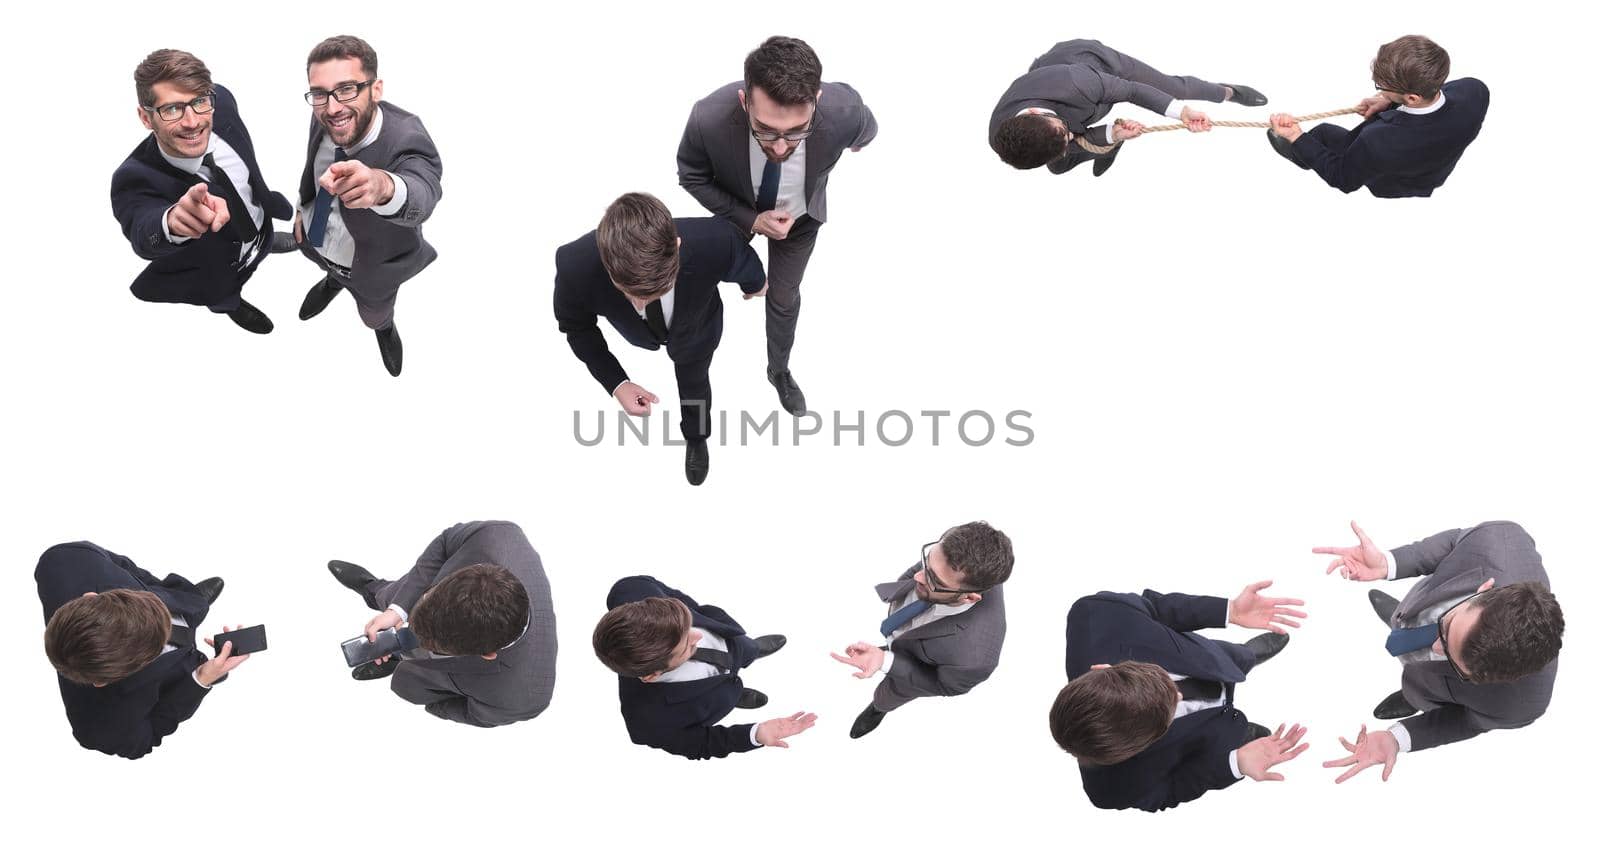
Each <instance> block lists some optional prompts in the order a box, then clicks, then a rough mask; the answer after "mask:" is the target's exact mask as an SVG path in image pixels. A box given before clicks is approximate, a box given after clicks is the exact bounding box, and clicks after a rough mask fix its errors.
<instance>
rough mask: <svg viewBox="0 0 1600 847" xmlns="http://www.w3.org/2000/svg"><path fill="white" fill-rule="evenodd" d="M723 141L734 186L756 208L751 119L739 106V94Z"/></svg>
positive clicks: (734, 102)
mask: <svg viewBox="0 0 1600 847" xmlns="http://www.w3.org/2000/svg"><path fill="white" fill-rule="evenodd" d="M723 139H724V143H726V144H727V146H728V154H727V158H728V160H729V164H730V165H731V166H733V172H734V174H735V176H734V185H736V186H738V187H739V188H740V189H741V190H742V191H743V192H744V194H743V195H741V199H743V200H744V201H745V202H746V203H749V204H750V205H751V206H755V204H756V187H755V184H754V182H753V181H752V180H751V178H750V119H749V118H748V117H747V116H746V115H745V111H744V107H743V106H740V105H739V95H738V94H735V95H734V100H733V112H732V114H730V115H728V123H727V125H726V126H725V127H724V131H723Z"/></svg>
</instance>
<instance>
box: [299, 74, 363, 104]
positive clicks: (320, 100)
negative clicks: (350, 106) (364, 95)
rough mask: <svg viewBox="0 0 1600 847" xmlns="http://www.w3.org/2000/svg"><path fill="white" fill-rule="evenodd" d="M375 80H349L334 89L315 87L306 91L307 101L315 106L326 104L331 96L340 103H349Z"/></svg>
mask: <svg viewBox="0 0 1600 847" xmlns="http://www.w3.org/2000/svg"><path fill="white" fill-rule="evenodd" d="M374 82H376V80H371V79H369V80H367V81H366V82H347V83H345V84H344V85H341V86H339V87H338V88H335V89H334V90H332V91H323V90H322V89H320V88H313V89H311V90H310V91H307V92H306V102H307V103H310V104H311V105H313V106H326V105H328V98H329V97H330V96H331V97H332V98H333V99H335V100H338V101H339V102H340V103H348V102H350V101H351V100H354V99H356V98H357V97H360V96H361V89H363V88H366V87H367V86H369V85H371V84H372V83H374Z"/></svg>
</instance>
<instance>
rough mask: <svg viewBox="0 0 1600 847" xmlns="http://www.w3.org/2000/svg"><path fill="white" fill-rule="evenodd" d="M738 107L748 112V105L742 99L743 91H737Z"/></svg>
mask: <svg viewBox="0 0 1600 847" xmlns="http://www.w3.org/2000/svg"><path fill="white" fill-rule="evenodd" d="M739 107H740V108H742V109H744V110H745V111H746V112H748V111H750V104H749V102H747V101H746V100H745V99H744V89H743V88H741V89H739Z"/></svg>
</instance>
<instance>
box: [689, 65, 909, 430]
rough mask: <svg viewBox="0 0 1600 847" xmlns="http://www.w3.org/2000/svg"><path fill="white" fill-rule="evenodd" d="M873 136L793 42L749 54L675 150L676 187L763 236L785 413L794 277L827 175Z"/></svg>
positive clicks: (770, 349)
mask: <svg viewBox="0 0 1600 847" xmlns="http://www.w3.org/2000/svg"><path fill="white" fill-rule="evenodd" d="M877 134H878V122H877V121H876V120H875V119H874V118H873V117H872V110H871V109H868V108H867V107H866V104H864V103H862V101H861V95H859V94H857V93H856V90H855V89H853V88H851V87H850V86H848V85H845V84H844V83H842V82H827V83H825V82H823V81H822V62H821V61H820V60H818V59H817V54H816V53H815V52H813V51H812V49H811V47H810V46H809V45H807V44H806V43H805V42H804V41H801V40H800V39H798V38H785V37H783V36H773V37H772V38H769V39H767V40H766V41H764V42H762V44H761V46H760V47H757V48H756V49H755V50H753V51H751V53H750V55H749V56H748V57H746V58H745V62H744V80H743V81H742V82H731V83H728V84H727V85H724V86H723V87H721V88H719V89H717V90H716V91H713V92H711V94H710V95H709V96H707V97H706V98H705V99H704V100H701V101H700V102H698V103H696V104H694V110H693V111H691V112H690V113H689V123H688V126H686V127H685V128H684V130H683V141H682V142H681V143H680V144H679V145H678V184H680V185H682V186H683V187H684V189H686V190H687V191H688V192H689V193H690V194H692V195H694V199H696V200H698V201H700V205H702V206H704V207H706V209H707V210H708V211H710V212H711V213H712V214H714V215H719V216H721V217H724V218H727V219H728V220H730V221H732V222H733V224H734V226H736V227H738V228H739V231H740V232H742V233H745V235H746V236H747V237H754V236H756V235H764V236H766V238H767V287H766V289H765V294H766V298H767V380H768V381H769V382H771V383H772V385H773V387H774V388H776V389H777V392H778V402H779V403H780V404H781V405H782V406H783V408H784V410H785V411H787V412H789V413H790V414H793V415H802V414H805V411H806V398H805V394H803V393H802V392H801V391H800V386H799V385H798V384H797V383H796V382H795V380H794V376H793V375H792V374H791V373H790V372H789V353H790V351H791V350H792V349H793V347H794V335H795V325H796V323H798V321H799V320H800V280H801V278H802V277H804V276H805V272H806V263H807V262H809V261H810V260H811V250H812V248H814V247H815V246H816V243H817V232H818V230H819V229H821V227H822V224H823V223H824V222H825V221H826V220H827V219H828V174H829V173H831V172H832V171H833V167H834V165H837V164H838V163H839V159H840V158H841V157H842V156H843V155H844V152H845V151H846V150H852V151H857V150H860V149H861V148H862V147H865V146H866V145H867V144H868V143H869V142H871V141H872V139H873V137H874V136H876V135H877Z"/></svg>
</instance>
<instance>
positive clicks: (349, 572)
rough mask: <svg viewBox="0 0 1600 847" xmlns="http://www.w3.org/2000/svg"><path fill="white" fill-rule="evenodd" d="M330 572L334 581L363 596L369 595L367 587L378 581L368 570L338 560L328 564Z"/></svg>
mask: <svg viewBox="0 0 1600 847" xmlns="http://www.w3.org/2000/svg"><path fill="white" fill-rule="evenodd" d="M328 572H329V573H331V574H333V578H334V579H337V580H339V584H340V585H342V586H344V587H345V588H348V589H350V590H351V591H354V592H355V593H357V594H361V595H363V596H365V595H366V593H367V586H368V585H370V584H371V583H372V582H373V581H374V580H376V579H377V577H375V576H373V575H372V572H371V571H369V570H367V569H366V568H364V567H362V566H360V565H352V564H350V563H349V562H341V561H339V560H338V559H334V560H333V561H331V562H329V563H328Z"/></svg>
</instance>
